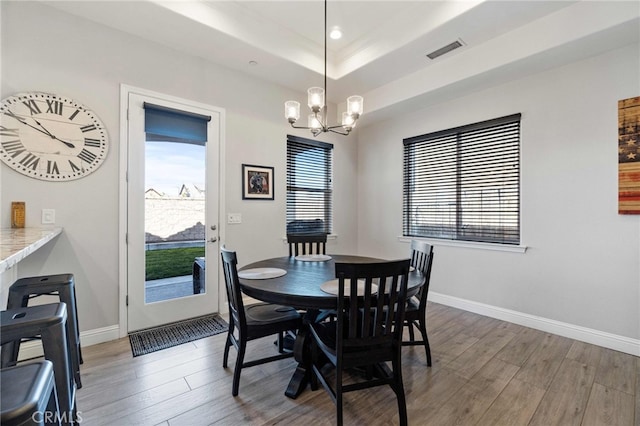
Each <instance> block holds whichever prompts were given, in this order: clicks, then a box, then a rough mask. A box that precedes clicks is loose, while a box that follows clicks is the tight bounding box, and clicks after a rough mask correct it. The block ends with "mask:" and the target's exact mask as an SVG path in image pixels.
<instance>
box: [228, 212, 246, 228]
mask: <svg viewBox="0 0 640 426" xmlns="http://www.w3.org/2000/svg"><path fill="white" fill-rule="evenodd" d="M227 223H229V224H233V225H235V224H238V223H242V214H241V213H229V214H227Z"/></svg>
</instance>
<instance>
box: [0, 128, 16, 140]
mask: <svg viewBox="0 0 640 426" xmlns="http://www.w3.org/2000/svg"><path fill="white" fill-rule="evenodd" d="M19 133H20V132H19V130H18V129H10V128H8V127H4V126H0V136H12V137H16V138H17V137H18V134H19Z"/></svg>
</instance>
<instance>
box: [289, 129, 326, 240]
mask: <svg viewBox="0 0 640 426" xmlns="http://www.w3.org/2000/svg"><path fill="white" fill-rule="evenodd" d="M332 150H333V145H332V144H329V143H325V142H319V141H314V140H310V139H304V138H300V137H296V136H291V135H287V234H320V233H325V234H329V233H331V216H332V201H331V199H332V192H333V191H332V182H331V176H332V162H333V160H332V155H331V154H332Z"/></svg>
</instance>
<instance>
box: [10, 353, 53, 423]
mask: <svg viewBox="0 0 640 426" xmlns="http://www.w3.org/2000/svg"><path fill="white" fill-rule="evenodd" d="M0 379H1V380H0V406H1V407H2V413H1V414H0V423H2V424H3V425H7V426H13V425H44V424H57V425H59V424H60V413H59V412H58V397H57V395H56V387H55V384H54V378H53V364H52V363H51V361H46V360H45V361H39V362H34V363H31V364H21V365H18V366H15V367H9V368H5V369H3V370H1V371H0Z"/></svg>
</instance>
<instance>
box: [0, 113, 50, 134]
mask: <svg viewBox="0 0 640 426" xmlns="http://www.w3.org/2000/svg"><path fill="white" fill-rule="evenodd" d="M5 115H8V116H9V117H13V118H15V119H16V120H18V121H19V122H20V123H22V124H24V125H25V126H29V127H31V128H32V129H35V130H37V131H39V132H40V133H44V134H45V135H47V136H49V137H51V136H52V135H51V133H49V132H45V131H43V130H40V129H38V128H37V127H35V126H32V125H31V124H29V123H27V122H26V121H25V120H24V118H21V117H18V116H17V115H15V114H5ZM45 130H46V129H45Z"/></svg>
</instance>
